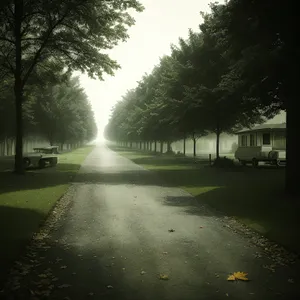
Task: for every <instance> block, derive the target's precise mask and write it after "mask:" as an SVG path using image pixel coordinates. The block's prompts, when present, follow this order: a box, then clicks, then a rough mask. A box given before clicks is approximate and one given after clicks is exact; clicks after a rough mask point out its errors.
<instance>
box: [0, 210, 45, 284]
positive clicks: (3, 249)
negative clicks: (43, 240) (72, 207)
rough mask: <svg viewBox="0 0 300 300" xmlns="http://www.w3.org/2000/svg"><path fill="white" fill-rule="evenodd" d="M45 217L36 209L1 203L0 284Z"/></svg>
mask: <svg viewBox="0 0 300 300" xmlns="http://www.w3.org/2000/svg"><path fill="white" fill-rule="evenodd" d="M44 218H45V216H44V215H42V214H40V213H38V212H36V211H34V210H30V209H25V208H23V209H20V208H15V207H9V206H2V205H0V237H1V246H0V286H1V282H3V280H4V279H5V277H6V275H7V272H8V270H9V268H10V266H11V263H12V262H13V261H14V259H15V258H16V257H18V256H19V255H20V254H21V253H22V251H23V250H24V248H25V246H26V245H27V244H28V241H29V240H30V238H31V236H30V235H29V233H30V232H35V231H36V229H37V228H38V227H39V225H40V223H41V222H42V221H43V219H44ZM23 221H26V224H24V223H23Z"/></svg>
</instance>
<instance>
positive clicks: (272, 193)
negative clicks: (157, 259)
mask: <svg viewBox="0 0 300 300" xmlns="http://www.w3.org/2000/svg"><path fill="white" fill-rule="evenodd" d="M110 148H111V149H112V150H114V151H116V152H118V153H119V154H120V155H122V156H125V157H127V158H129V159H130V160H132V161H133V162H135V163H137V164H139V165H141V166H143V167H144V168H146V169H149V170H153V171H154V172H156V173H157V175H158V176H159V177H161V178H162V179H164V182H167V184H168V185H169V186H176V187H180V188H182V189H184V190H186V191H187V192H189V193H190V194H192V195H194V196H195V197H197V199H198V202H199V203H205V204H208V205H209V206H211V207H213V208H215V209H217V210H219V211H222V212H224V213H226V214H227V215H228V216H232V217H235V218H236V219H238V220H239V221H241V222H242V223H244V224H246V225H248V226H249V227H251V228H252V229H254V230H256V231H258V232H259V233H261V234H263V235H265V236H267V237H268V238H270V239H271V240H274V241H276V242H278V243H280V244H282V245H284V246H286V247H287V248H289V249H291V250H293V251H297V252H298V253H300V240H299V238H298V236H299V234H298V228H299V226H300V218H299V217H298V214H299V211H300V210H299V209H300V203H299V201H297V200H299V199H288V198H287V197H286V196H285V195H284V192H283V191H284V173H285V172H284V168H283V169H281V168H280V169H276V168H273V167H259V168H258V169H253V168H251V167H237V168H235V169H232V170H225V169H215V168H211V167H209V166H208V164H207V162H205V161H201V160H199V161H198V162H196V163H195V160H194V159H193V158H181V157H175V156H165V155H154V154H153V153H144V152H141V151H130V150H128V149H127V150H126V149H124V148H118V147H112V146H111V147H110ZM295 200H296V201H295ZM187 206H188V204H187ZM187 211H188V207H187Z"/></svg>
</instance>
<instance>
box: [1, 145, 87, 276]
mask: <svg viewBox="0 0 300 300" xmlns="http://www.w3.org/2000/svg"><path fill="white" fill-rule="evenodd" d="M92 149H93V146H86V147H83V148H79V149H76V150H74V151H72V152H68V153H64V154H60V155H59V163H58V165H57V166H56V167H55V168H45V169H41V170H29V171H28V172H26V174H25V175H15V174H13V173H12V172H11V171H5V170H4V169H7V168H9V167H12V165H13V159H12V158H2V160H1V159H0V241H1V247H0V282H1V276H4V274H5V272H3V271H4V270H6V269H7V268H8V267H9V265H10V263H11V262H12V261H13V260H14V259H16V258H17V257H18V255H19V253H20V249H22V246H23V245H25V244H26V242H28V240H29V239H30V238H31V237H32V234H33V233H34V232H36V231H37V229H38V227H39V226H40V224H41V222H42V221H44V220H45V218H46V216H47V215H48V213H49V211H50V210H51V209H52V208H53V206H54V204H55V203H56V201H57V200H58V199H59V198H60V197H61V196H62V195H63V194H64V193H65V192H66V190H67V188H68V187H69V184H70V180H71V179H72V177H73V176H74V175H75V174H76V173H77V171H78V170H79V168H80V165H81V163H82V162H83V160H84V159H85V157H86V156H87V155H88V154H89V153H90V152H91V151H92ZM1 167H2V168H1Z"/></svg>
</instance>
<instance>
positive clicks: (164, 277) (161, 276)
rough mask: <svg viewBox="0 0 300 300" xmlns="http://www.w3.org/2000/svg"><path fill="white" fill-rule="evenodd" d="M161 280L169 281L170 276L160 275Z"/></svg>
mask: <svg viewBox="0 0 300 300" xmlns="http://www.w3.org/2000/svg"><path fill="white" fill-rule="evenodd" d="M159 279H160V280H169V276H168V275H166V274H159Z"/></svg>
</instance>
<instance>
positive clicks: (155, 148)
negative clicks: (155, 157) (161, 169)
mask: <svg viewBox="0 0 300 300" xmlns="http://www.w3.org/2000/svg"><path fill="white" fill-rule="evenodd" d="M156 150H157V142H156V141H154V152H156Z"/></svg>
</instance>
